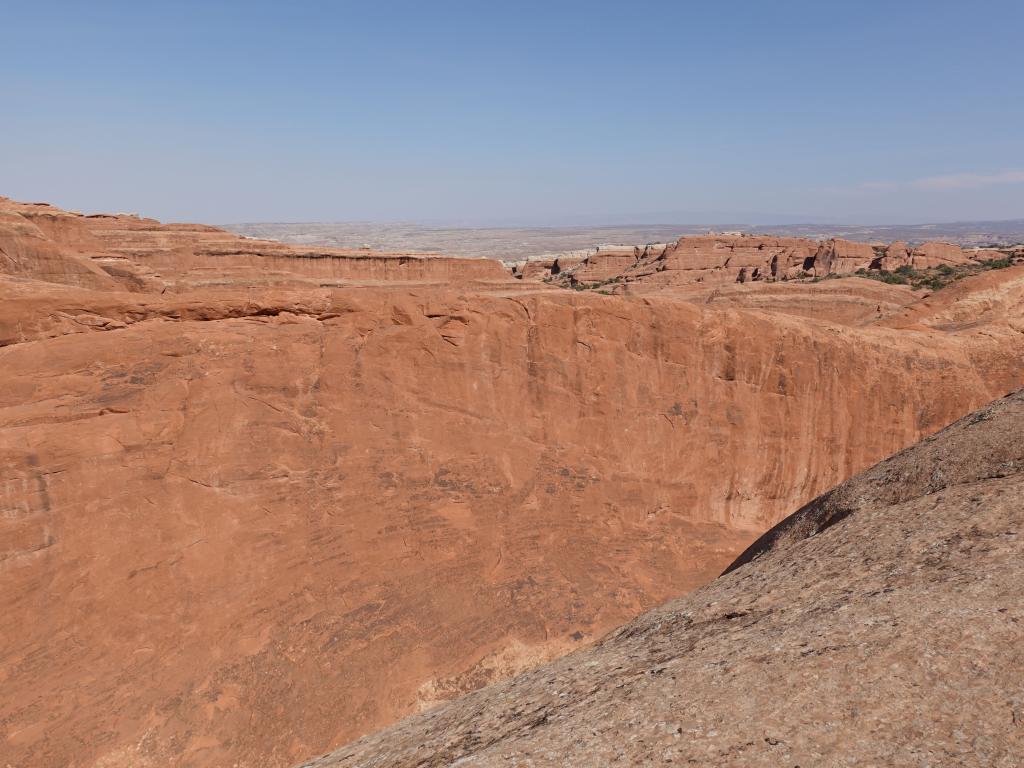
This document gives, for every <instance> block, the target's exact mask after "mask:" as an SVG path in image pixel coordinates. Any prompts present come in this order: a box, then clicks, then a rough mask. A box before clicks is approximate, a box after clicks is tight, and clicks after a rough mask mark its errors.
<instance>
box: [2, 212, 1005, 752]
mask: <svg viewBox="0 0 1024 768" xmlns="http://www.w3.org/2000/svg"><path fill="white" fill-rule="evenodd" d="M6 205H7V208H8V209H9V210H8V212H9V213H12V217H11V218H10V220H7V224H6V225H5V227H4V228H2V229H0V250H2V251H3V253H4V259H6V261H5V262H4V264H5V266H4V267H3V269H4V270H5V271H6V273H7V274H5V275H0V575H2V579H3V587H4V588H3V589H2V590H0V681H2V689H3V691H4V696H3V697H0V723H2V724H3V731H2V732H0V765H6V764H7V763H9V764H11V765H15V766H22V765H26V766H27V765H32V766H44V767H45V766H84V767H89V768H92V767H94V766H95V767H102V768H111V766H158V765H159V766H165V765H177V766H208V765H237V766H273V765H287V764H289V763H293V762H297V761H299V760H300V759H302V758H303V757H305V756H308V755H310V754H316V753H318V752H320V751H323V750H325V749H327V748H329V747H332V746H336V745H338V744H342V743H344V742H346V741H348V740H350V739H352V738H355V737H357V736H359V735H361V734H364V733H367V732H369V731H372V730H374V729H376V728H379V727H382V726H384V725H387V724H389V723H392V722H394V721H395V720H396V719H398V718H399V717H401V716H404V715H407V714H410V713H412V712H415V711H416V710H417V709H419V708H421V707H423V706H426V705H428V704H431V703H433V702H435V701H437V700H439V699H445V698H451V697H453V696H456V695H458V694H460V693H463V692H465V691H468V690H471V689H473V688H476V687H479V686H481V685H483V684H486V683H488V682H492V681H494V680H498V679H501V678H504V677H507V676H508V675H510V674H513V673H514V672H516V671H518V670H521V669H523V668H526V667H530V666H533V665H535V664H536V663H538V662H540V661H543V660H545V659H549V658H552V657H554V656H557V655H559V654H562V653H564V652H565V651H567V650H569V649H571V648H574V647H578V646H579V645H583V644H586V643H588V642H590V641H591V640H592V639H593V638H594V637H597V636H599V635H600V634H602V633H604V632H605V631H607V630H608V629H610V628H612V627H614V626H617V625H619V624H621V623H622V622H624V621H627V620H629V619H631V618H633V617H634V616H636V615H638V614H639V613H640V612H641V611H643V610H645V609H647V608H649V607H651V606H652V605H655V604H657V603H659V602H661V601H663V600H665V599H667V598H669V597H671V596H674V595H677V594H680V593H684V592H686V591H688V590H690V589H693V588H695V587H697V586H699V585H700V584H702V583H705V582H706V581H707V580H709V579H710V578H711V577H713V576H714V575H715V574H716V573H718V572H719V571H720V570H721V569H722V568H723V567H724V566H725V565H726V564H727V563H728V562H729V561H730V560H731V559H732V558H733V557H734V556H735V554H736V553H737V552H739V551H740V550H741V549H742V548H743V547H744V546H746V545H747V544H748V543H749V542H750V541H751V540H753V539H754V538H755V537H756V536H757V535H759V534H760V533H761V532H762V531H764V530H765V529H766V528H767V527H769V526H770V525H771V524H772V523H774V522H776V521H777V520H778V519H779V518H780V517H781V516H782V515H784V514H785V513H786V512H787V511H789V510H791V509H793V508H795V507H797V506H799V505H800V504H802V503H804V502H806V501H807V500H808V499H810V498H813V497H814V496H815V495H817V494H818V493H820V492H821V491H822V490H824V489H826V488H828V487H830V486H832V485H834V484H835V483H836V482H838V481H840V480H842V479H844V478H846V477H848V476H850V475H851V474H853V473H854V472H856V471H858V470H859V469H862V468H863V467H865V466H868V465H869V464H870V463H872V462H873V461H876V460H878V459H879V458H881V457H882V456H885V455H888V454H890V453H892V452H893V451H895V450H898V449H899V448H901V447H903V446H905V445H907V444H909V443H911V442H913V441H914V440H916V439H918V438H920V437H921V436H923V435H926V434H929V433H931V432H933V431H935V430H936V429H938V428H939V427H940V426H941V425H943V424H945V423H948V422H949V421H950V420H952V419H953V418H955V417H957V416H959V415H961V414H963V413H965V412H966V411H968V410H969V409H971V408H974V407H977V406H978V405H980V404H981V403H983V402H986V401H988V400H989V399H991V398H992V397H995V396H997V395H999V394H1002V393H1004V392H1006V391H1009V390H1010V389H1012V388H1015V387H1017V386H1020V385H1021V384H1024V354H1022V351H1024V344H1022V340H1024V335H1022V333H1021V327H1020V324H1019V320H1020V307H1019V304H1020V301H1019V297H1020V291H1021V286H1022V281H1024V268H1011V269H1005V270H999V273H998V274H996V273H991V274H987V275H981V276H978V277H977V278H969V279H966V280H963V281H961V282H960V283H959V284H958V286H957V288H956V290H957V291H958V292H959V293H958V294H957V298H956V300H955V301H952V300H951V302H950V303H948V304H943V302H942V301H940V300H939V297H941V296H942V294H943V292H939V293H938V294H935V296H933V297H931V299H929V300H927V301H925V302H921V301H919V300H916V299H915V297H914V294H913V293H912V292H911V291H910V290H909V289H906V288H903V287H898V286H880V285H878V284H877V283H869V282H868V281H861V280H851V281H841V282H844V283H849V285H847V286H846V287H845V288H843V289H842V291H840V290H839V288H838V287H837V286H834V285H830V284H829V283H834V282H836V281H829V283H821V284H817V285H792V286H777V285H776V286H765V285H759V284H748V285H733V286H724V287H723V288H722V289H721V290H717V291H707V292H701V291H699V290H698V287H697V286H690V287H689V288H688V289H687V290H685V291H683V290H680V291H679V292H677V293H673V292H666V293H665V294H664V295H653V296H650V297H633V296H625V297H619V296H600V295H595V294H593V293H590V292H586V293H576V292H570V291H563V290H559V289H556V288H552V287H547V286H543V285H541V286H536V285H531V284H527V283H524V282H520V281H513V280H512V279H511V277H510V276H509V274H508V273H507V272H506V271H504V270H502V269H500V266H499V268H497V269H496V268H495V265H497V263H496V262H488V261H486V260H480V261H481V262H482V263H481V264H478V265H477V264H473V263H472V262H468V264H469V266H466V264H467V262H463V261H459V260H445V259H442V260H440V261H437V262H436V263H435V262H434V261H431V260H430V259H428V258H419V257H417V258H416V259H411V260H410V261H408V262H406V263H407V264H410V265H416V266H415V270H414V271H413V272H412V274H411V275H410V273H407V272H402V271H401V270H403V269H405V267H403V266H402V259H403V258H404V257H388V256H376V255H370V256H366V255H356V256H352V257H351V258H350V257H349V256H336V254H334V253H333V252H332V253H331V254H328V255H325V256H322V257H317V258H305V257H304V256H303V253H304V252H303V251H301V250H295V249H291V248H286V247H284V246H280V245H275V244H259V243H257V244H255V245H252V244H251V243H250V241H247V240H243V239H240V238H234V237H233V236H230V235H226V234H225V233H222V232H219V231H218V230H214V229H211V228H206V227H197V226H190V225H178V226H173V225H161V224H158V223H156V222H152V221H150V220H145V219H137V218H132V217H124V216H121V217H97V218H91V217H82V216H77V215H72V214H63V213H62V212H59V211H56V209H52V208H49V207H44V206H18V205H16V204H6ZM26 210H27V211H28V212H27V213H26V212H25V211H26ZM11 222H13V224H12V223H11ZM26 222H27V224H26ZM89 238H94V240H90V239H89ZM26 243H28V244H27V245H26ZM247 249H248V250H247ZM268 254H272V255H268ZM364 259H365V261H364ZM268 265H270V267H272V268H268ZM338 265H347V266H345V267H344V269H348V268H349V267H352V268H353V269H354V268H356V267H359V268H362V267H363V266H365V267H366V269H367V271H366V272H364V273H361V274H363V277H362V278H354V277H344V278H340V277H339V278H335V277H331V275H332V274H334V272H335V270H336V268H337V269H342V268H341V267H340V266H338ZM97 267H98V268H99V270H100V272H96V271H95V270H96V268H97ZM321 269H322V270H323V271H322V272H317V270H321ZM100 273H102V274H100ZM395 274H397V276H398V280H395V281H391V282H387V281H386V280H382V279H381V278H382V277H388V276H389V275H395ZM414 275H418V276H419V278H418V282H417V281H415V280H405V279H403V278H404V277H410V276H414ZM446 276H447V277H446ZM492 276H497V277H494V279H491V278H492ZM762 288H763V289H765V290H763V291H762V290H761V289H762ZM769 288H770V290H768V289H769ZM975 289H976V290H975ZM951 290H952V289H951ZM840 296H842V297H845V298H843V300H842V301H840V300H838V297H840ZM802 298H803V299H806V302H808V304H807V306H804V307H803V309H801V300H802ZM809 306H813V307H814V309H808V307H809ZM958 306H970V307H972V308H973V309H972V310H971V312H972V313H975V314H976V312H975V310H979V309H980V308H984V311H983V312H981V314H980V315H978V322H975V323H969V324H964V323H962V322H961V321H959V320H958V319H957V318H959V317H960V315H959V314H958V309H957V307H958Z"/></svg>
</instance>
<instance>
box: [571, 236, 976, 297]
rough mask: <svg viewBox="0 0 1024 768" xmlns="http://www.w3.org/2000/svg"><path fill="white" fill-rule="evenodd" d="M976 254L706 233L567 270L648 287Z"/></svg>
mask: <svg viewBox="0 0 1024 768" xmlns="http://www.w3.org/2000/svg"><path fill="white" fill-rule="evenodd" d="M970 260H971V259H970V258H969V257H968V256H967V255H965V253H964V252H963V251H962V250H961V249H960V248H959V246H956V245H950V244H948V243H925V244H923V245H921V246H919V247H918V248H915V249H914V250H913V252H909V251H908V250H907V246H906V244H905V243H892V244H891V245H889V246H882V245H871V244H868V243H855V242H851V241H849V240H842V239H837V238H833V239H831V240H826V241H824V242H816V241H813V240H805V239H802V238H796V237H759V236H753V235H707V236H703V235H702V236H687V237H681V238H679V240H678V241H677V242H676V243H674V244H671V245H667V246H665V245H663V246H648V247H647V248H645V249H641V248H639V247H638V248H636V249H635V258H629V256H628V254H626V253H622V254H615V255H612V256H609V255H602V254H601V253H600V252H598V253H595V254H593V255H591V256H588V257H587V258H586V259H585V260H584V261H583V262H582V263H581V264H580V265H579V266H578V267H577V268H575V269H571V270H563V275H564V276H565V277H564V278H563V279H565V280H568V282H570V283H572V284H587V283H595V282H609V281H613V280H614V281H617V282H620V283H622V284H628V285H630V286H632V287H634V288H643V289H648V290H649V289H661V288H666V287H676V286H685V285H691V284H694V283H700V284H704V285H724V284H726V283H736V282H738V283H746V282H756V281H774V280H786V279H791V278H797V277H824V276H826V275H850V274H853V273H855V272H857V271H859V270H870V269H875V270H877V269H884V270H886V271H895V270H896V269H898V268H899V267H901V266H913V267H915V268H921V269H924V268H928V267H934V266H939V265H941V264H946V265H956V264H964V263H968V262H969V261H970Z"/></svg>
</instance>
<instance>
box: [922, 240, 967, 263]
mask: <svg viewBox="0 0 1024 768" xmlns="http://www.w3.org/2000/svg"><path fill="white" fill-rule="evenodd" d="M910 261H911V264H912V265H913V266H914V267H915V268H917V269H926V268H928V267H938V266H940V265H943V264H944V265H947V266H954V265H956V264H965V263H967V262H968V261H970V259H969V258H968V257H967V256H966V255H965V254H964V252H963V251H962V250H961V249H960V246H958V245H953V244H952V243H924V244H923V245H919V246H918V247H917V248H915V249H914V250H913V252H912V253H911V256H910Z"/></svg>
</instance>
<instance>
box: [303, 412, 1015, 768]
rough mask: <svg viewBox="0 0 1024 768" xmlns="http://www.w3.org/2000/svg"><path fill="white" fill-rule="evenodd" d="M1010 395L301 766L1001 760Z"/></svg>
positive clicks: (1009, 578)
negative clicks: (502, 679)
mask: <svg viewBox="0 0 1024 768" xmlns="http://www.w3.org/2000/svg"><path fill="white" fill-rule="evenodd" d="M1021 434H1024V394H1021V393H1018V394H1016V395H1014V396H1012V397H1008V398H1006V399H1004V400H1002V401H999V402H997V403H995V404H993V405H992V406H990V407H988V408H985V409H983V410H981V411H978V412H977V413H975V414H973V415H972V416H970V417H967V418H965V419H963V420H961V421H960V422H958V423H957V424H955V425H953V426H952V427H950V428H949V429H947V430H945V431H943V432H942V433H940V434H939V435H937V436H935V437H933V438H930V439H928V440H926V441H924V442H923V443H920V444H918V445H916V446H914V447H913V448H911V449H909V450H907V451H904V452H902V453H900V454H898V455H896V456H894V457H893V458H891V459H889V460H887V461H884V462H882V463H881V464H879V465H877V466H875V467H874V468H872V469H871V470H869V471H867V472H865V473H864V474H862V475H860V476H858V477H856V478H854V479H853V480H851V481H849V482H847V483H845V484H843V485H842V486H840V487H839V488H837V489H835V490H833V491H832V492H830V493H828V494H826V495H825V496H822V497H821V498H819V499H817V500H815V501H814V502H812V503H811V504H808V505H807V506H806V507H804V508H803V509H801V510H800V511H799V512H797V513H796V514H794V515H793V516H792V517H790V518H788V519H787V520H786V521H785V522H783V523H782V524H781V525H779V526H778V527H776V528H775V529H773V530H772V531H771V532H770V533H769V534H767V535H766V536H765V537H763V538H762V539H761V540H760V541H758V542H757V543H756V544H755V545H754V546H753V547H752V548H751V549H750V550H748V551H747V552H746V553H744V556H743V557H741V558H740V559H739V560H738V561H737V562H736V563H735V564H734V565H733V566H732V567H731V568H730V572H729V573H727V574H726V575H724V576H722V577H721V578H719V579H718V580H716V581H715V582H713V583H712V584H710V585H709V586H707V587H705V588H704V589H701V590H698V591H697V592H695V593H694V594H692V595H690V596H689V597H687V598H684V599H682V600H676V601H674V602H670V603H668V604H666V605H664V606H662V607H661V608H658V609H657V610H655V611H651V612H650V613H647V614H645V615H644V616H642V617H640V618H639V619H637V620H636V621H634V622H632V623H630V624H628V625H626V626H625V627H623V628H622V629H620V630H618V631H616V632H614V633H612V634H610V635H608V636H607V637H606V638H604V639H603V640H602V641H601V642H600V643H598V644H597V645H596V646H595V647H593V648H591V649H587V650H584V651H581V652H578V653H574V654H572V655H570V656H567V657H566V658H564V659H562V660H560V661H558V662H555V663H553V664H551V665H548V666H544V667H541V668H539V669H536V670H533V671H531V672H529V673H526V674H524V675H522V676H520V677H517V678H515V679H514V680H511V681H509V682H507V683H503V684H501V685H497V686H494V687H492V688H489V689H485V690H483V691H480V692H477V693H475V694H472V695H470V696H467V697H465V698H464V699H462V700H460V701H457V702H454V703H451V704H448V705H446V706H443V707H440V708H438V709H435V710H433V711H431V712H429V713H427V714H424V715H422V716H420V717H417V718H414V719H411V720H408V721H406V722H404V723H401V724H399V725H398V726H395V727H394V728H392V729H389V730H387V731H384V732H382V733H379V734H376V735H374V736H372V737H369V738H367V739H364V740H362V741H359V742H356V743H355V744H352V745H350V746H348V747H344V748H342V749H340V750H338V751H337V752H335V753H334V754H332V755H327V756H325V757H323V758H321V759H317V760H314V761H313V762H310V763H306V764H305V765H306V768H334V767H335V766H339V767H340V766H360V768H376V767H378V766H380V767H381V768H383V766H387V767H388V768H405V767H407V766H408V767H410V768H411V767H412V766H418V767H420V768H433V767H434V766H437V767H438V768H439V767H440V766H447V765H456V764H457V765H459V766H480V767H481V768H482V767H484V766H507V765H531V766H565V765H661V764H669V763H671V764H691V765H744V766H766V767H767V766H772V767H774V766H780V765H840V764H843V765H846V764H861V765H922V766H923V765H944V766H945V765H949V766H954V765H956V766H978V768H982V767H985V768H987V767H988V766H1007V767H1009V766H1014V765H1018V764H1019V762H1020V756H1021V755H1022V754H1024V729H1022V728H1021V723H1022V722H1024V702H1022V700H1021V690H1022V689H1024V644H1022V643H1021V638H1022V632H1024V607H1022V605H1021V601H1020V585H1021V583H1024V536H1022V535H1021V529H1022V526H1024V504H1022V503H1021V501H1022V499H1024V443H1022V441H1021V439H1020V436H1021Z"/></svg>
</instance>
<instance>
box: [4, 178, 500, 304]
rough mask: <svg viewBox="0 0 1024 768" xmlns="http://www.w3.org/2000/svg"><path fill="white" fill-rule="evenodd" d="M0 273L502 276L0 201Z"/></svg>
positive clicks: (91, 280) (145, 277) (113, 283)
mask: <svg viewBox="0 0 1024 768" xmlns="http://www.w3.org/2000/svg"><path fill="white" fill-rule="evenodd" d="M0 274H10V275H18V276H23V277H32V278H36V279H39V280H46V281H50V282H56V283H65V284H68V285H78V286H82V287H89V288H106V289H109V288H116V287H121V288H124V289H128V290H143V291H145V290H155V291H164V290H172V291H181V290H191V289H192V288H195V287H202V286H204V285H224V286H230V285H236V286H239V285H245V286H249V285H293V286H309V285H312V286H314V287H315V286H317V285H319V284H320V283H321V282H324V283H326V284H328V285H330V284H344V282H345V281H347V280H364V281H365V280H382V281H414V282H424V281H437V282H444V283H451V282H453V281H454V282H461V281H471V280H492V281H493V280H505V279H507V278H508V277H509V275H508V272H507V270H506V269H505V267H504V266H503V265H502V264H501V262H498V261H495V260H493V259H459V258H451V257H444V256H436V255H430V254H427V255H423V254H392V253H377V252H373V251H364V250H345V249H338V248H302V247H299V246H293V245H284V244H282V243H275V242H271V241H266V240H254V239H251V238H246V237H242V236H240V235H234V234H231V233H229V232H225V231H224V230H221V229H217V228H216V227H208V226H204V225H200V224H161V223H160V222H158V221H156V220H154V219H143V218H139V217H137V216H131V215H125V214H121V215H116V216H108V215H93V216H83V215H81V214H78V213H71V212H68V211H63V210H61V209H59V208H55V207H53V206H50V205H46V204H43V203H37V204H24V203H16V202H14V201H12V200H9V199H7V198H2V197H0Z"/></svg>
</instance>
